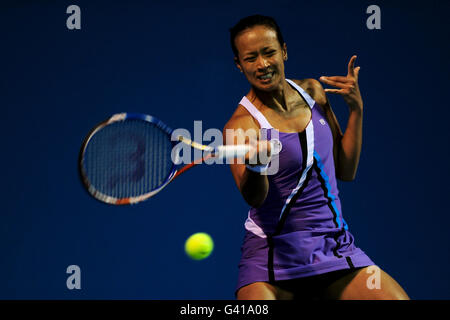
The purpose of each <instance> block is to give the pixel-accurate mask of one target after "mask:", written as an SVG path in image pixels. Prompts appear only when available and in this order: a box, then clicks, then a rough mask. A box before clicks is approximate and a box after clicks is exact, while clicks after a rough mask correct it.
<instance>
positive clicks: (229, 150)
mask: <svg viewBox="0 0 450 320" xmlns="http://www.w3.org/2000/svg"><path fill="white" fill-rule="evenodd" d="M250 148H252V146H250V145H246V144H241V145H234V146H231V145H230V146H219V147H217V148H216V149H215V150H214V153H215V155H216V156H217V157H219V158H222V159H229V158H244V157H245V155H246V154H247V152H249V151H250Z"/></svg>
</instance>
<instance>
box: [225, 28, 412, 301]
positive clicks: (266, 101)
mask: <svg viewBox="0 0 450 320" xmlns="http://www.w3.org/2000/svg"><path fill="white" fill-rule="evenodd" d="M235 44H236V48H237V49H238V53H239V56H238V57H235V64H236V67H237V68H238V69H239V71H240V72H242V73H243V74H244V76H245V77H246V78H247V80H248V82H249V83H250V85H251V90H250V92H249V93H248V94H247V98H248V99H249V100H250V101H251V102H252V103H253V104H254V105H255V106H256V108H258V109H259V110H260V111H261V112H262V114H263V115H264V116H265V117H266V119H269V121H270V124H271V125H272V126H273V127H274V128H275V129H277V130H279V131H283V132H301V131H303V130H304V129H305V128H306V126H307V125H308V123H309V121H310V119H311V110H310V108H309V106H308V105H307V103H306V102H305V101H304V100H303V98H302V97H301V96H300V95H299V94H298V92H297V91H296V90H295V89H293V88H292V87H291V86H290V85H289V84H288V83H287V82H286V80H285V73H284V62H285V61H286V60H287V58H288V56H287V46H286V44H285V43H284V44H283V45H280V43H279V42H278V39H277V37H276V32H275V31H274V30H272V29H270V28H268V27H266V26H254V27H252V28H249V29H246V30H244V31H242V32H241V33H240V34H238V36H237V37H236V38H235ZM355 59H356V56H352V57H351V59H350V61H349V63H348V67H347V75H346V76H331V77H327V76H323V77H320V80H321V81H322V82H323V83H325V84H327V85H330V86H333V87H335V88H333V89H324V88H323V87H322V85H321V83H320V82H319V81H317V80H315V79H303V80H294V81H295V82H296V83H297V84H298V85H300V86H301V87H302V88H303V89H304V90H305V91H306V92H308V94H309V95H310V96H311V97H312V98H313V99H314V100H315V101H316V102H317V104H318V105H319V107H321V108H322V109H323V111H324V112H325V115H326V117H327V120H328V123H329V125H330V128H331V131H332V135H333V141H334V143H333V154H334V161H335V168H336V177H337V178H338V179H340V180H344V181H350V180H353V179H354V178H355V175H356V171H357V167H358V162H359V157H360V153H361V144H362V116H363V101H362V98H361V93H360V90H359V85H358V75H359V70H360V67H357V68H355ZM267 73H273V77H272V78H271V79H269V80H264V79H261V78H260V76H262V75H264V74H267ZM326 93H330V94H339V95H341V96H342V97H343V98H344V101H345V102H346V104H347V106H348V108H349V118H348V122H347V127H346V130H345V133H342V131H341V129H340V126H339V123H338V121H337V119H336V116H335V115H334V113H333V110H332V109H331V106H330V104H329V101H328V98H327V96H326ZM228 129H231V130H233V132H235V133H236V132H238V133H237V134H235V135H234V136H233V137H231V138H230V137H229V136H228V137H227V130H228ZM239 130H242V131H241V133H239ZM246 130H254V132H256V137H255V138H249V137H248V136H245V135H244V134H243V133H242V132H245V131H246ZM258 133H259V125H258V124H257V123H256V122H255V120H254V119H253V117H252V116H251V115H250V114H249V113H248V112H247V110H246V109H245V108H244V107H243V106H241V105H239V106H238V107H237V109H236V111H235V112H234V114H233V115H232V117H231V118H230V120H229V121H228V122H227V124H226V125H225V127H224V135H223V136H224V144H237V143H238V141H239V140H240V141H243V140H244V141H246V142H247V143H249V144H251V145H253V146H255V148H254V149H252V150H251V151H250V152H249V153H248V154H247V156H246V161H247V163H248V162H249V160H251V159H252V160H253V159H259V158H258V155H261V154H264V153H265V154H267V153H268V152H270V144H268V142H267V141H261V140H259V135H258ZM258 163H260V162H258ZM258 163H257V164H258ZM230 167H231V172H232V174H233V178H234V180H235V182H236V185H237V186H238V188H239V191H240V192H241V194H242V196H243V198H244V199H245V201H246V202H247V203H248V204H249V205H250V206H252V207H255V208H257V207H259V206H260V205H262V203H263V202H264V200H265V198H266V196H267V192H268V189H269V183H268V180H267V176H266V175H261V174H259V173H256V172H253V171H251V170H248V169H247V168H246V166H245V164H239V163H235V164H231V165H230ZM365 270H366V269H361V270H358V271H355V273H354V274H352V275H350V276H346V277H344V278H342V279H340V280H338V281H336V283H334V284H333V285H331V286H330V288H329V290H328V291H329V292H328V293H329V295H330V297H331V298H334V299H408V296H407V295H406V293H405V292H404V290H403V289H402V288H401V287H400V285H399V284H398V283H397V282H395V280H394V279H392V278H391V277H390V276H389V275H388V274H386V273H385V272H384V271H382V270H381V289H377V290H368V289H367V286H366V280H367V277H368V276H370V275H369V274H367V273H366V272H364V271H365ZM237 298H238V299H258V300H259V299H292V298H293V294H292V292H287V291H285V290H282V289H280V288H278V287H276V286H274V285H271V284H268V283H265V282H256V283H252V284H250V285H247V286H245V287H242V288H241V289H240V290H239V291H238V293H237Z"/></svg>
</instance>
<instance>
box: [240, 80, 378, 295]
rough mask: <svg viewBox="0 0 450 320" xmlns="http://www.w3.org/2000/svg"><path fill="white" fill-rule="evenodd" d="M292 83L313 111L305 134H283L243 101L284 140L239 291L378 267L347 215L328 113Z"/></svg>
mask: <svg viewBox="0 0 450 320" xmlns="http://www.w3.org/2000/svg"><path fill="white" fill-rule="evenodd" d="M286 81H288V83H290V84H291V85H292V87H294V88H295V89H296V90H297V91H298V92H299V94H300V95H301V96H302V97H303V99H304V100H305V101H306V102H307V103H308V105H309V107H310V108H311V114H312V117H311V120H310V121H309V123H308V125H307V127H306V128H305V129H304V130H303V131H302V132H298V133H286V132H280V131H278V130H276V129H274V128H273V127H272V126H271V125H270V123H269V122H268V121H267V119H266V118H265V117H264V116H263V114H262V113H261V112H260V111H259V110H258V109H257V108H256V107H255V106H254V105H253V104H252V103H251V102H250V101H249V100H248V99H247V98H246V97H244V98H243V99H242V100H241V102H240V104H241V105H243V106H244V107H245V108H246V109H247V110H248V112H249V113H250V114H251V115H252V116H253V117H254V118H255V119H256V120H257V121H258V122H259V125H260V127H261V131H262V132H263V131H265V134H266V135H267V139H272V140H273V139H275V137H276V138H277V139H278V140H279V142H280V144H281V151H280V152H279V154H278V155H276V156H275V157H278V158H276V159H275V158H272V161H271V165H270V167H269V171H270V170H271V167H272V166H273V164H274V163H275V162H277V165H278V171H277V172H276V173H275V174H272V175H268V180H269V191H268V194H267V197H266V200H265V201H264V203H263V204H262V205H261V206H260V207H259V208H251V209H250V211H249V213H248V218H247V220H246V221H245V229H246V233H245V238H244V243H243V245H242V249H241V250H242V256H241V260H240V263H239V277H238V284H237V289H239V288H241V287H242V286H245V285H248V284H250V283H253V282H257V281H266V282H273V281H278V280H288V279H294V278H302V277H308V276H313V275H318V274H323V273H326V272H331V271H336V270H342V269H352V268H357V267H365V266H369V265H374V263H373V262H372V260H371V259H370V258H369V257H368V256H367V255H366V254H365V253H364V252H363V251H362V250H361V249H359V248H357V247H356V246H355V242H354V238H353V236H352V234H351V233H350V232H349V231H348V225H347V223H346V222H345V220H344V218H343V216H342V211H341V202H340V200H339V196H338V193H339V192H338V189H337V183H336V176H335V167H334V159H333V136H332V133H331V129H330V127H329V125H328V122H327V120H326V117H325V114H324V113H323V111H322V109H321V108H320V107H318V105H317V104H316V102H315V101H314V100H313V99H312V98H311V97H310V96H309V95H308V94H307V93H306V92H305V91H304V90H303V89H302V88H301V87H300V86H298V85H297V84H295V83H294V82H293V81H291V80H288V79H286ZM275 160H276V161H275Z"/></svg>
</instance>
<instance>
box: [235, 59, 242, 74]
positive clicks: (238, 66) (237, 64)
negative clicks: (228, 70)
mask: <svg viewBox="0 0 450 320" xmlns="http://www.w3.org/2000/svg"><path fill="white" fill-rule="evenodd" d="M234 63H235V64H236V67H237V68H238V69H239V71H240V72H241V73H243V71H242V67H241V64H240V63H239V59H238V58H237V57H234Z"/></svg>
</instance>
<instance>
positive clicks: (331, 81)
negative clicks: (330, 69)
mask: <svg viewBox="0 0 450 320" xmlns="http://www.w3.org/2000/svg"><path fill="white" fill-rule="evenodd" d="M355 60H356V56H353V57H351V58H350V62H349V63H348V72H347V76H345V77H342V76H334V77H324V76H323V77H320V81H322V82H323V83H325V84H327V85H330V86H333V87H337V88H339V89H325V92H329V93H336V94H340V95H341V96H342V97H343V98H344V100H345V102H346V103H347V105H348V106H349V108H350V110H358V111H362V108H363V102H362V98H361V93H360V92H359V86H358V74H359V70H360V69H361V67H356V68H355Z"/></svg>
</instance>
